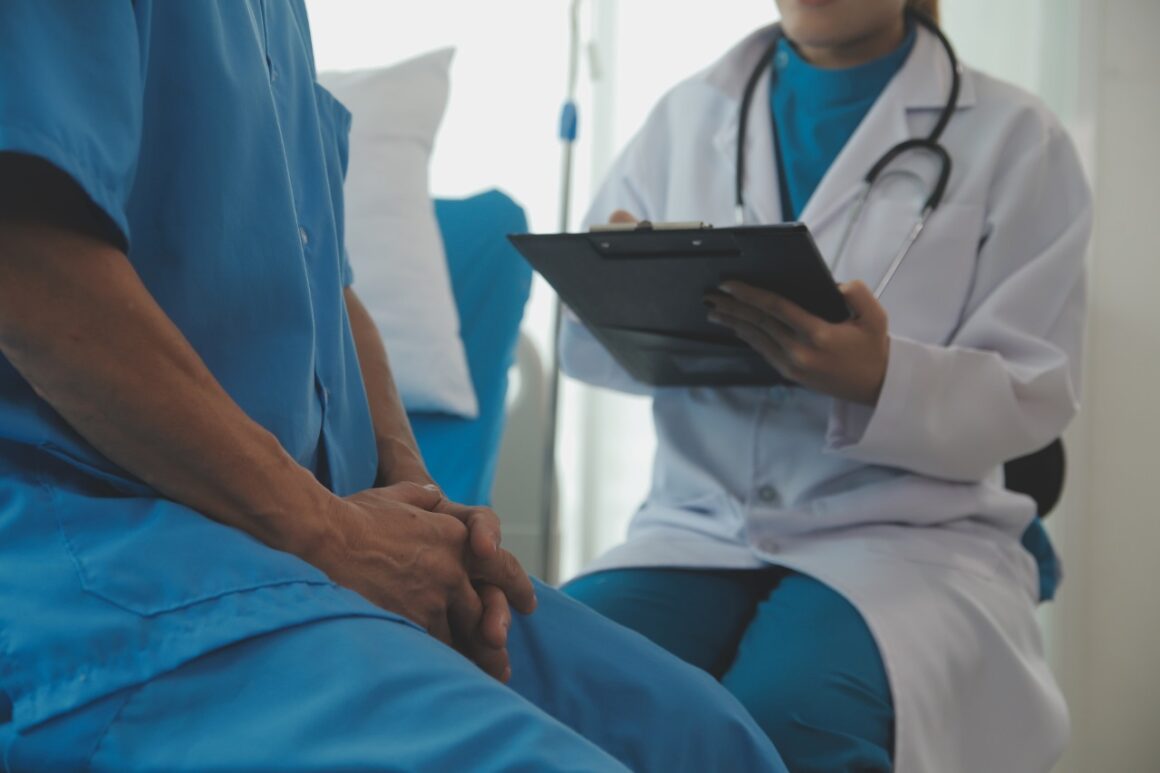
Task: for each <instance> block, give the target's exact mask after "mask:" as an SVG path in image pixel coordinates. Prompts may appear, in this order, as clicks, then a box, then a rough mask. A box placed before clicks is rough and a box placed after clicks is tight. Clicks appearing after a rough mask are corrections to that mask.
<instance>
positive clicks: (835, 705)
mask: <svg viewBox="0 0 1160 773" xmlns="http://www.w3.org/2000/svg"><path fill="white" fill-rule="evenodd" d="M563 590H564V592H565V593H567V594H568V595H570V596H572V597H573V598H576V599H578V600H580V601H583V602H584V603H585V604H587V605H589V606H590V607H592V608H593V609H596V610H597V611H599V612H601V613H602V614H604V615H606V616H608V617H610V618H611V619H613V620H615V621H617V622H618V623H621V624H622V625H625V626H628V627H629V628H632V629H634V630H636V631H639V632H640V633H642V634H644V635H645V636H647V637H649V638H650V639H652V640H653V641H655V642H656V643H658V644H660V645H661V646H663V647H664V648H665V649H667V650H669V651H670V652H672V653H674V654H675V655H677V656H679V657H680V658H682V659H684V660H685V661H687V662H689V663H692V664H693V665H695V666H698V667H700V668H702V669H704V670H705V671H706V672H708V673H709V674H711V675H712V676H714V677H715V678H717V679H719V680H720V681H721V682H722V684H724V685H725V687H726V688H728V689H729V691H730V692H732V693H733V694H734V695H736V696H737V698H738V699H739V700H740V701H741V703H742V704H744V705H745V707H746V708H747V709H749V711H750V713H751V714H752V715H753V717H754V719H756V720H757V723H758V724H759V725H761V727H762V729H763V730H765V732H766V733H767V734H768V735H769V737H770V739H772V740H773V742H774V744H775V745H776V746H777V748H778V751H779V752H781V755H782V758H783V759H784V760H785V762H786V765H788V766H789V768H790V770H792V771H794V773H810V772H812V771H819V772H820V771H826V773H835V772H837V771H860V772H862V771H865V772H874V771H889V770H890V769H891V759H892V752H893V737H894V709H893V704H892V701H891V696H890V684H889V682H888V681H887V678H886V671H885V668H884V666H883V664H882V659H881V656H880V655H879V653H878V648H877V645H875V643H874V639H873V638H872V637H871V634H870V631H869V629H868V628H867V627H866V624H865V622H864V621H863V620H862V617H861V615H860V614H859V613H858V611H857V610H856V609H855V608H854V607H853V606H852V605H851V604H850V603H849V602H848V601H846V600H845V599H844V598H842V596H840V595H839V594H838V593H836V592H835V591H833V590H831V589H830V588H828V587H827V586H825V585H823V584H822V583H820V582H818V581H817V580H814V579H811V578H809V577H806V576H804V575H800V574H796V573H792V572H788V571H786V570H783V569H777V568H769V569H759V570H753V571H750V570H740V571H712V570H710V571H702V570H683V569H627V570H614V571H606V572H598V573H595V574H591V575H586V576H584V577H581V578H579V579H577V580H574V581H572V582H571V583H568V584H567V585H565V586H564V589H563Z"/></svg>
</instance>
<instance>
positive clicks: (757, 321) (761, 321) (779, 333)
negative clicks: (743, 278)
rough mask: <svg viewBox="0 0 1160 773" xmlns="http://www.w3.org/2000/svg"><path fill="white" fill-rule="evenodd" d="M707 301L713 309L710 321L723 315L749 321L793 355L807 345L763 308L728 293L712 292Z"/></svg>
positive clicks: (718, 319)
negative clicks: (733, 297)
mask: <svg viewBox="0 0 1160 773" xmlns="http://www.w3.org/2000/svg"><path fill="white" fill-rule="evenodd" d="M705 301H706V305H708V306H709V307H710V308H711V309H712V311H711V312H710V313H709V321H710V322H719V321H720V320H721V318H722V317H727V318H729V319H732V320H741V321H744V322H747V323H749V324H750V325H752V326H754V327H756V328H759V329H760V330H761V331H762V332H763V333H764V334H765V335H767V336H769V337H770V338H772V339H773V340H774V342H776V343H777V345H778V346H780V347H781V348H782V349H784V350H785V351H786V352H787V353H789V354H791V355H792V354H793V353H794V351H795V350H796V349H798V348H801V347H803V346H804V345H805V344H804V342H803V341H802V338H801V337H800V336H799V335H798V332H797V331H796V330H794V329H793V328H791V327H789V326H787V325H786V324H785V323H784V322H782V321H781V320H779V319H778V318H777V317H773V316H771V315H769V314H768V313H766V312H765V311H763V310H761V309H758V308H756V307H754V306H751V305H749V304H747V303H742V302H741V301H737V300H734V299H732V298H730V297H729V296H727V295H721V294H720V293H712V294H710V295H708V296H706V298H705ZM714 318H716V319H714Z"/></svg>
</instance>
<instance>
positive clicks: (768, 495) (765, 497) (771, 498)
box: [757, 486, 777, 503]
mask: <svg viewBox="0 0 1160 773" xmlns="http://www.w3.org/2000/svg"><path fill="white" fill-rule="evenodd" d="M757 497H758V498H759V499H760V500H761V501H762V502H766V503H769V502H776V501H777V489H775V488H774V487H773V486H762V487H761V488H759V489H758V490H757Z"/></svg>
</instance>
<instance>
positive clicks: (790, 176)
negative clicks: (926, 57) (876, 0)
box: [769, 23, 915, 220]
mask: <svg viewBox="0 0 1160 773" xmlns="http://www.w3.org/2000/svg"><path fill="white" fill-rule="evenodd" d="M914 40H915V26H914V24H913V23H908V25H907V31H906V39H905V40H903V41H902V43H901V44H900V45H899V46H898V48H896V49H894V50H893V51H891V52H890V53H888V54H886V55H885V56H882V57H879V58H878V59H874V60H873V61H870V62H866V63H865V64H860V65H858V66H856V67H848V68H844V69H839V70H828V69H824V68H821V67H815V66H814V65H812V64H810V63H809V62H807V61H806V60H805V59H803V58H802V55H801V54H800V53H798V51H797V49H796V48H795V47H794V45H793V44H792V43H790V42H789V39H788V38H784V37H783V38H782V39H781V42H780V43H779V44H778V47H777V52H776V53H775V54H774V57H773V65H772V66H773V73H772V77H771V78H770V88H769V91H770V93H769V101H770V106H771V108H772V110H773V126H774V142H775V143H776V145H777V157H778V163H779V165H780V168H781V175H780V185H781V202H782V205H781V208H782V215H783V217H784V218H785V219H786V220H796V219H798V218H799V217H800V216H801V213H802V210H804V209H805V206H806V202H807V201H809V199H810V196H812V195H813V194H814V190H815V189H816V188H817V187H818V183H820V182H821V180H822V177H823V176H825V174H826V170H828V169H829V168H830V165H831V164H832V163H833V162H834V159H835V158H837V157H838V153H839V152H841V150H842V148H843V147H845V145H846V142H847V141H848V140H849V139H850V137H851V136H852V135H853V134H854V130H855V129H857V128H858V124H859V123H861V122H862V119H863V118H865V117H866V114H867V113H868V112H870V108H871V107H872V106H873V105H874V101H875V100H877V99H878V95H879V94H881V93H882V90H883V89H884V88H886V84H887V83H889V82H890V79H891V78H893V77H894V75H895V74H896V73H897V72H898V71H899V70H900V69H901V68H902V64H903V62H905V61H906V57H907V56H909V55H910V51H911V49H912V48H914Z"/></svg>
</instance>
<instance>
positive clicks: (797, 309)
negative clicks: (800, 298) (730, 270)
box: [719, 281, 829, 343]
mask: <svg viewBox="0 0 1160 773" xmlns="http://www.w3.org/2000/svg"><path fill="white" fill-rule="evenodd" d="M719 289H720V290H721V292H723V293H725V295H726V296H729V297H731V298H733V299H735V300H737V301H739V302H740V303H741V304H742V305H744V306H748V307H750V308H753V309H756V310H758V311H761V312H763V313H765V314H767V315H769V316H771V317H773V318H775V319H777V320H778V321H779V322H781V323H782V324H783V325H785V326H786V327H788V328H790V329H791V330H793V331H795V332H796V333H797V334H798V335H799V336H801V337H802V338H804V339H806V340H807V341H810V342H811V343H813V342H815V339H819V338H822V337H824V336H825V331H826V329H827V328H828V327H829V323H827V322H826V321H825V320H824V319H822V318H821V317H816V316H814V315H813V314H810V313H809V312H808V311H806V310H805V309H803V308H802V307H801V306H798V305H797V304H796V303H794V302H793V301H790V300H787V299H786V298H783V297H782V296H780V295H778V294H777V293H771V292H770V291H768V290H762V289H760V288H758V287H754V286H753V285H747V284H745V283H744V282H736V281H729V282H722V283H721V287H720V288H719Z"/></svg>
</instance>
